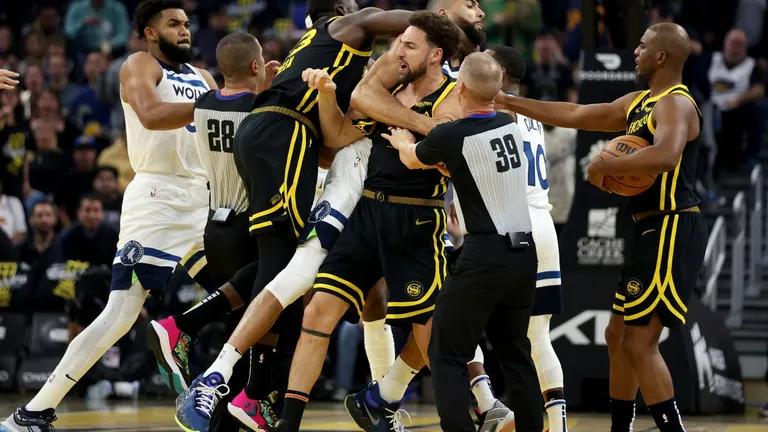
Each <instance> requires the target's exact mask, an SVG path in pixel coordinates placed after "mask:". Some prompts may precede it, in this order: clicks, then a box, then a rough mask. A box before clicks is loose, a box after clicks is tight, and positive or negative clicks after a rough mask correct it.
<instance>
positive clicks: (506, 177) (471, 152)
mask: <svg viewBox="0 0 768 432" xmlns="http://www.w3.org/2000/svg"><path fill="white" fill-rule="evenodd" d="M416 156H417V157H418V158H419V160H420V161H421V162H422V163H424V164H426V165H435V164H437V163H438V162H443V163H445V165H446V166H447V167H448V170H449V171H450V173H451V180H452V181H453V185H454V188H455V194H456V197H455V198H454V204H455V205H456V212H457V214H458V216H459V223H460V224H461V228H462V230H463V231H464V232H465V233H467V234H493V233H495V234H500V235H505V234H508V233H510V234H511V233H515V232H530V231H531V219H530V215H529V212H528V202H527V200H526V187H527V184H528V174H527V172H526V170H525V166H524V164H523V163H522V159H521V158H523V157H525V155H524V154H523V142H522V138H521V133H520V128H519V127H518V125H517V123H515V122H514V120H513V119H512V117H510V116H509V115H507V114H503V113H496V112H493V111H491V112H489V113H483V114H475V115H472V116H469V117H467V118H464V119H461V120H457V121H455V122H451V123H445V124H443V125H440V126H438V127H436V128H435V129H433V130H432V132H430V134H429V135H427V136H426V138H424V140H423V141H421V142H420V143H419V144H418V146H417V147H416Z"/></svg>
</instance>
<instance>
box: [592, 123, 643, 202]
mask: <svg viewBox="0 0 768 432" xmlns="http://www.w3.org/2000/svg"><path fill="white" fill-rule="evenodd" d="M649 145H651V143H649V142H648V141H646V140H644V139H642V138H640V137H639V136H635V135H622V136H620V137H616V138H614V139H612V140H611V141H610V142H609V143H608V144H607V145H606V146H605V147H603V151H601V152H600V158H601V159H610V158H615V157H622V156H626V155H629V154H632V153H634V152H636V151H638V150H640V149H644V148H646V147H648V146H649ZM655 181H656V175H643V176H605V179H603V186H605V188H606V189H608V190H610V191H612V192H613V193H615V194H617V195H621V196H635V195H639V194H641V193H643V192H645V191H647V190H648V189H649V188H650V187H651V186H652V185H653V182H655Z"/></svg>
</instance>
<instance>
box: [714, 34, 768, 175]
mask: <svg viewBox="0 0 768 432" xmlns="http://www.w3.org/2000/svg"><path fill="white" fill-rule="evenodd" d="M708 78H709V83H710V85H711V87H712V92H711V94H712V102H713V103H714V105H715V106H716V107H717V109H718V110H719V111H720V122H715V124H719V125H720V127H719V128H717V127H716V128H715V138H716V141H717V155H716V156H715V166H714V171H715V176H718V175H719V173H720V172H721V171H722V170H738V169H740V168H741V167H742V162H743V160H744V159H745V157H746V158H747V159H748V160H750V161H751V162H753V163H754V161H755V160H756V158H757V151H758V150H759V148H760V144H761V141H762V136H761V135H762V130H761V129H762V123H763V122H764V121H765V120H764V119H757V118H755V117H756V107H755V102H756V101H757V100H759V99H760V98H762V97H763V96H764V95H765V76H764V73H763V71H762V70H761V69H760V68H759V67H757V62H756V61H755V59H753V58H752V57H749V56H748V55H747V35H746V34H745V33H744V32H743V31H741V30H739V29H733V30H731V31H730V32H728V34H727V35H726V37H725V42H724V44H723V51H722V52H720V51H718V52H716V53H714V54H713V55H712V62H711V64H710V66H709V72H708ZM745 143H748V144H746V145H745Z"/></svg>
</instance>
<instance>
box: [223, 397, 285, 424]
mask: <svg viewBox="0 0 768 432" xmlns="http://www.w3.org/2000/svg"><path fill="white" fill-rule="evenodd" d="M227 410H228V411H229V413H230V414H231V415H232V417H234V418H236V419H237V420H238V421H239V422H240V423H242V424H243V425H244V426H246V427H247V428H248V429H250V430H252V431H256V432H263V431H271V430H273V428H274V427H275V423H277V415H275V411H274V410H273V409H272V402H271V401H270V400H268V399H265V400H256V399H251V398H249V397H248V396H246V394H245V390H242V391H241V392H240V394H238V395H237V396H236V397H235V398H234V399H233V400H232V402H230V403H229V404H227Z"/></svg>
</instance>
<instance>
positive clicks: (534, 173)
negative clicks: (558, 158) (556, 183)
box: [523, 141, 549, 190]
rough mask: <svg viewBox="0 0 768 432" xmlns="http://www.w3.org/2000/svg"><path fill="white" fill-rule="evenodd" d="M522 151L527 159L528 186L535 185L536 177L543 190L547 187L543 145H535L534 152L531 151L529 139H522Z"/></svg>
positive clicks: (545, 157) (545, 159)
mask: <svg viewBox="0 0 768 432" xmlns="http://www.w3.org/2000/svg"><path fill="white" fill-rule="evenodd" d="M523 152H525V157H526V159H528V186H536V179H537V178H538V179H539V184H540V185H541V188H542V189H544V190H547V189H549V182H548V181H547V177H546V175H547V156H546V155H545V154H544V147H542V146H541V145H537V146H536V154H534V153H533V149H532V148H531V143H530V141H523Z"/></svg>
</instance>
